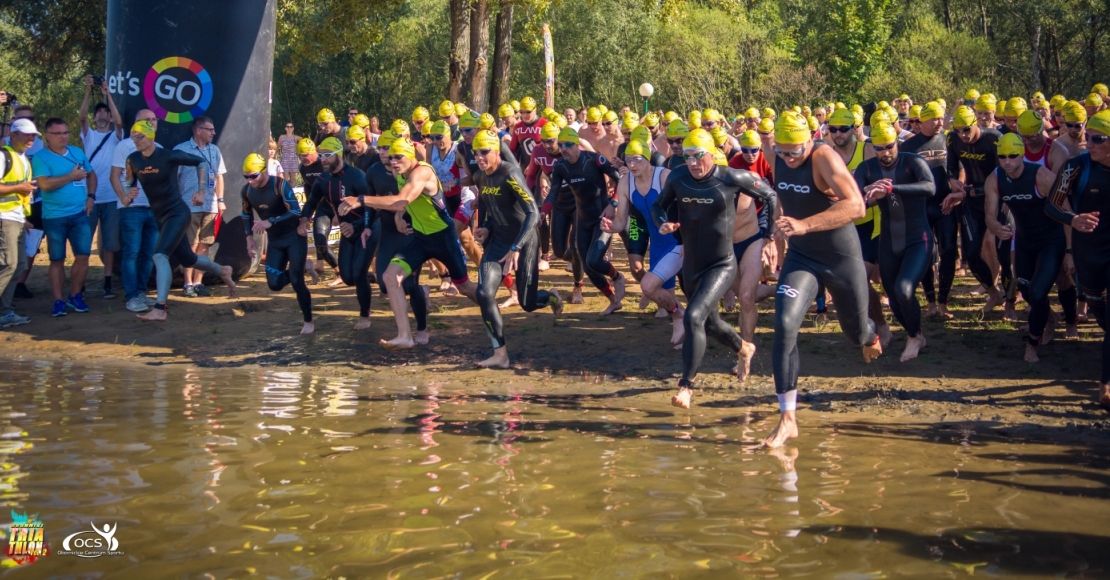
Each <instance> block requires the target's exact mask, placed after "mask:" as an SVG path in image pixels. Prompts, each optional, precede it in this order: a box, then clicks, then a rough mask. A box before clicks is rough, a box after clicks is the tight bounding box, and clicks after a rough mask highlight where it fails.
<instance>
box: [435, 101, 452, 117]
mask: <svg viewBox="0 0 1110 580" xmlns="http://www.w3.org/2000/svg"><path fill="white" fill-rule="evenodd" d="M437 112H438V113H439V116H440V117H443V118H446V117H450V116H451V115H454V114H455V103H452V102H451V101H449V100H447V99H444V100H442V101H440V103H439V109H438V110H437Z"/></svg>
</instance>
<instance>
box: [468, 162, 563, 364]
mask: <svg viewBox="0 0 1110 580" xmlns="http://www.w3.org/2000/svg"><path fill="white" fill-rule="evenodd" d="M473 178H474V184H475V185H476V186H477V187H478V219H479V223H478V227H479V228H484V229H486V230H488V232H489V234H488V235H487V236H486V239H485V241H484V242H483V244H482V246H483V248H484V252H483V253H482V262H481V264H479V266H478V290H477V300H478V306H479V308H481V310H482V321H483V322H484V323H485V325H486V332H487V333H489V337H490V341H491V342H492V343H493V348H495V349H496V348H500V347H502V346H505V329H504V324H503V322H502V320H501V311H500V309H498V307H497V287H498V285H499V284H500V283H501V280H502V278H503V274H504V269H503V268H502V266H501V263H500V262H501V260H503V259H504V258H505V255H506V254H508V253H509V252H513V251H517V252H519V254H518V257H517V262H516V274H515V275H516V292H517V299H518V300H519V301H520V307H521V308H523V309H524V311H525V312H532V311H533V310H536V309H538V308H543V307H545V306H547V305H548V304H549V303H550V301H551V298H552V294H551V293H549V292H546V291H537V289H536V288H537V284H538V283H539V279H540V271H539V263H540V255H539V242H538V240H537V239H536V222H537V221H539V217H540V212H539V209H538V208H537V207H536V201H535V200H534V199H533V198H532V193H531V192H530V191H528V186H527V185H526V184H525V183H524V173H523V172H522V171H521V170H520V166H518V165H516V164H515V163H501V165H500V166H498V168H497V170H496V171H494V172H493V173H491V174H489V175H487V174H486V173H485V172H483V171H479V172H478V173H476V174H474V176H473Z"/></svg>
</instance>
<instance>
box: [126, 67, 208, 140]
mask: <svg viewBox="0 0 1110 580" xmlns="http://www.w3.org/2000/svg"><path fill="white" fill-rule="evenodd" d="M143 98H145V99H146V104H147V107H148V108H150V110H151V111H154V114H156V115H158V118H160V119H165V120H166V122H167V123H175V124H181V123H188V122H190V121H192V120H193V119H194V118H196V117H199V116H201V115H203V114H204V112H205V111H207V110H208V107H209V105H211V104H212V76H211V75H209V74H208V71H207V70H205V69H204V67H203V66H201V64H200V63H199V62H197V61H195V60H193V59H191V58H185V57H183V56H169V57H166V58H163V59H162V60H160V61H158V62H156V63H154V66H152V67H150V70H149V71H147V73H146V78H145V79H143Z"/></svg>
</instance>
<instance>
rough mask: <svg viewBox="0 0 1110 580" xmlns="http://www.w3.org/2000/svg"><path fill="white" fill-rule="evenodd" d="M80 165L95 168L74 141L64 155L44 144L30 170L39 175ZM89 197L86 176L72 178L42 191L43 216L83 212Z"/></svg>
mask: <svg viewBox="0 0 1110 580" xmlns="http://www.w3.org/2000/svg"><path fill="white" fill-rule="evenodd" d="M77 166H81V167H83V168H84V169H85V171H89V172H91V171H92V166H90V165H89V162H88V161H87V160H86V158H85V152H84V151H82V150H81V148H80V147H74V146H73V145H68V146H66V152H65V154H64V155H59V154H57V153H55V152H53V151H51V150H50V149H49V148H44V149H43V150H42V151H40V152H39V153H38V154H37V155H35V157H34V159H32V160H31V170H32V171H33V172H34V174H35V177H36V178H39V177H60V176H62V175H65V174H67V173H69V172H71V171H73V168H74V167H77ZM88 199H89V188H88V185H87V183H86V182H85V180H84V179H81V180H78V181H70V182H68V183H66V184H65V185H63V186H61V187H59V188H58V189H55V190H53V191H43V192H42V217H43V219H56V218H64V217H69V216H71V215H73V214H75V213H78V212H84V211H85V202H86V201H88Z"/></svg>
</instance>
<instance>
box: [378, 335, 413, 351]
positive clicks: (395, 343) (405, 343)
mask: <svg viewBox="0 0 1110 580" xmlns="http://www.w3.org/2000/svg"><path fill="white" fill-rule="evenodd" d="M378 344H380V345H382V346H383V347H384V348H386V349H388V350H403V349H406V348H412V347H414V346H416V341H414V340H413V339H412V338H401V337H399V336H398V337H396V338H391V339H389V340H386V339H384V338H383V339H381V340H379V341H378Z"/></svg>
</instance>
